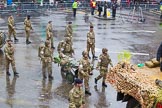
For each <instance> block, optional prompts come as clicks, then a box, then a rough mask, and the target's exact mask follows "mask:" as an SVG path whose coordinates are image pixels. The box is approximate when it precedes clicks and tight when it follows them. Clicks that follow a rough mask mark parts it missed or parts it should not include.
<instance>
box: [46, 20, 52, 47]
mask: <svg viewBox="0 0 162 108" xmlns="http://www.w3.org/2000/svg"><path fill="white" fill-rule="evenodd" d="M46 39H47V40H49V41H50V43H51V48H53V49H54V45H53V28H52V21H49V22H48V24H47V27H46Z"/></svg>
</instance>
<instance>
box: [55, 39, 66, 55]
mask: <svg viewBox="0 0 162 108" xmlns="http://www.w3.org/2000/svg"><path fill="white" fill-rule="evenodd" d="M64 44H65V42H64V41H63V40H62V41H60V42H59V44H58V46H57V52H58V53H59V54H60V53H61V50H62V48H63V46H64Z"/></svg>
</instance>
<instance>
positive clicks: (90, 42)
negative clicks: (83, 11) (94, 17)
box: [87, 25, 97, 59]
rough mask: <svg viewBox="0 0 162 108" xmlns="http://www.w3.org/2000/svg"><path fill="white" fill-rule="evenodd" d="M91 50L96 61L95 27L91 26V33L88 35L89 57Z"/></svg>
mask: <svg viewBox="0 0 162 108" xmlns="http://www.w3.org/2000/svg"><path fill="white" fill-rule="evenodd" d="M90 50H91V52H92V55H93V59H96V58H97V57H96V56H95V33H94V31H93V25H90V31H89V32H88V33H87V51H88V57H89V58H91V57H90V56H89V51H90Z"/></svg>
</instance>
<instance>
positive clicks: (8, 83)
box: [6, 76, 17, 107]
mask: <svg viewBox="0 0 162 108" xmlns="http://www.w3.org/2000/svg"><path fill="white" fill-rule="evenodd" d="M16 80H17V77H16V76H15V77H13V79H12V82H11V81H10V77H9V76H6V90H7V93H8V97H7V101H6V102H7V104H9V105H11V107H12V106H13V105H12V104H13V103H12V99H13V95H14V93H15V85H16Z"/></svg>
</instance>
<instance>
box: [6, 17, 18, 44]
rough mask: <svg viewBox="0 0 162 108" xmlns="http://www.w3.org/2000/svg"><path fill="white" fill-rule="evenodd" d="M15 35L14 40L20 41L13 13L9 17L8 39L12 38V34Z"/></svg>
mask: <svg viewBox="0 0 162 108" xmlns="http://www.w3.org/2000/svg"><path fill="white" fill-rule="evenodd" d="M12 34H13V36H14V41H15V42H16V41H18V39H17V38H16V31H15V22H14V18H13V16H12V15H10V16H9V17H8V39H11V35H12Z"/></svg>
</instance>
